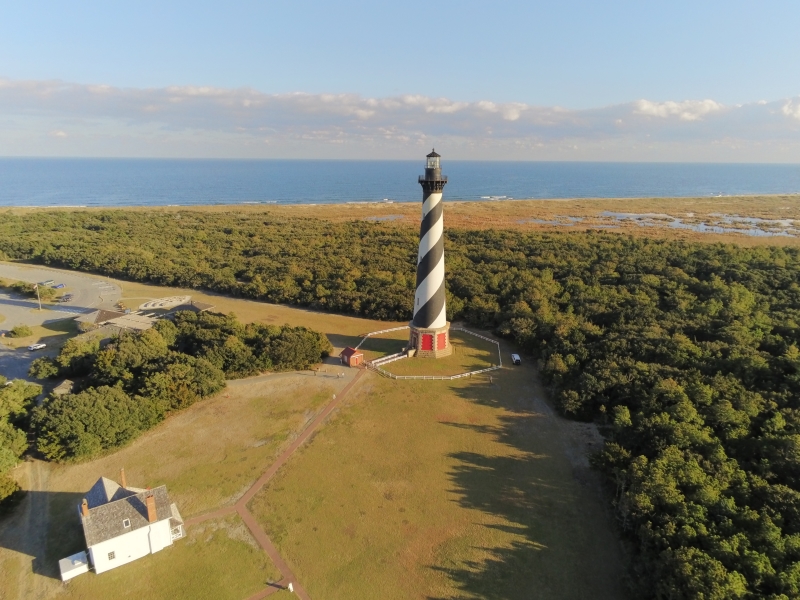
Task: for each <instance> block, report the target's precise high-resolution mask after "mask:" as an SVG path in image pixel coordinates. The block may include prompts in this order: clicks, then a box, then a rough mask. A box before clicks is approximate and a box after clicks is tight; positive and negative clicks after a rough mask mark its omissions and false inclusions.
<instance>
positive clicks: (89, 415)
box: [32, 386, 158, 460]
mask: <svg viewBox="0 0 800 600" xmlns="http://www.w3.org/2000/svg"><path fill="white" fill-rule="evenodd" d="M157 420H158V419H157V415H156V411H155V410H154V409H153V406H152V404H151V403H148V402H143V401H141V400H138V399H133V398H131V397H130V396H128V395H127V394H126V393H125V392H124V391H123V390H122V389H121V388H118V387H108V386H102V387H99V388H89V389H87V390H84V391H83V392H80V393H78V394H65V395H63V396H57V397H54V398H53V397H51V398H49V399H47V400H46V401H45V402H44V403H43V404H42V405H41V406H38V407H36V408H35V409H34V411H33V420H32V424H33V426H34V428H35V430H36V432H37V440H38V446H39V450H40V451H41V452H42V454H44V455H45V456H46V457H47V458H49V459H51V460H68V459H77V460H80V459H85V458H91V457H93V456H96V455H98V454H100V453H101V452H103V451H106V450H110V449H113V448H118V447H119V446H122V445H124V444H126V443H128V442H130V441H131V440H132V439H134V438H135V437H136V436H137V435H139V434H140V433H141V432H142V431H145V430H146V429H147V428H148V427H151V426H152V425H153V424H155V423H156V422H157Z"/></svg>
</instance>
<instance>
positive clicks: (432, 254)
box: [412, 189, 447, 329]
mask: <svg viewBox="0 0 800 600" xmlns="http://www.w3.org/2000/svg"><path fill="white" fill-rule="evenodd" d="M443 232H444V219H443V215H442V192H441V191H432V190H431V191H429V190H427V189H426V190H425V191H424V195H423V200H422V224H421V225H420V228H419V253H418V254H417V291H416V294H415V295H414V319H413V321H412V323H413V324H414V325H415V326H417V327H424V328H430V329H434V328H439V327H444V326H445V325H446V324H447V316H446V314H445V295H444V238H443Z"/></svg>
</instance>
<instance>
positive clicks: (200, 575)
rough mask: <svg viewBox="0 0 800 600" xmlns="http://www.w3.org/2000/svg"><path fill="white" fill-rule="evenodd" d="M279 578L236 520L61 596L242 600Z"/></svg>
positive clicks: (80, 581) (207, 526) (214, 524)
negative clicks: (227, 599)
mask: <svg viewBox="0 0 800 600" xmlns="http://www.w3.org/2000/svg"><path fill="white" fill-rule="evenodd" d="M279 579H280V573H279V572H278V570H277V569H276V568H275V567H274V566H273V565H272V563H270V562H269V559H268V558H267V555H266V554H265V553H264V552H263V551H262V550H261V549H260V548H259V547H258V544H256V542H255V540H254V539H253V538H252V536H251V535H250V532H249V531H248V530H247V528H246V527H245V525H244V523H242V522H241V519H239V517H238V516H236V515H234V516H231V517H227V518H226V519H220V520H217V521H211V522H205V523H202V524H200V525H195V526H194V527H191V528H190V529H189V530H188V532H187V537H186V538H184V539H182V540H178V541H176V542H175V543H174V545H173V546H172V547H170V548H165V549H164V550H162V551H161V552H158V553H157V554H153V555H151V556H147V557H145V558H142V559H140V560H138V561H135V562H133V563H130V564H128V565H125V566H123V567H120V568H118V569H114V570H112V571H108V572H106V573H102V574H101V575H95V574H94V573H87V574H85V575H81V576H79V577H77V578H76V579H73V580H72V581H70V582H69V583H68V584H67V585H66V586H64V593H63V594H61V595H60V596H59V597H60V598H64V599H65V600H66V599H75V600H94V599H95V598H131V599H137V600H139V599H141V598H148V599H156V598H163V599H165V600H166V599H170V600H172V599H175V600H178V599H186V600H202V599H208V600H222V599H224V598H230V599H231V600H241V599H243V598H247V597H249V596H251V595H252V594H254V593H255V592H257V591H259V590H261V589H263V588H264V587H265V585H266V584H267V583H268V582H271V581H278V580H279Z"/></svg>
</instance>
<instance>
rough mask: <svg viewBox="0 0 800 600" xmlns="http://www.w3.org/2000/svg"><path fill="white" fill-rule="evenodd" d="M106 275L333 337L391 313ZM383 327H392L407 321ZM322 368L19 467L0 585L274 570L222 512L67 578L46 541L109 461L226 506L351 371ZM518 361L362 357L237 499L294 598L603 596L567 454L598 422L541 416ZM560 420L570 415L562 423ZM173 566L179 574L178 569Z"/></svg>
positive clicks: (605, 577)
mask: <svg viewBox="0 0 800 600" xmlns="http://www.w3.org/2000/svg"><path fill="white" fill-rule="evenodd" d="M120 283H121V285H122V286H123V295H124V296H125V297H126V298H131V299H134V298H141V299H150V298H159V297H164V296H168V295H173V294H179V293H188V294H191V295H192V296H193V297H194V298H195V299H197V300H201V301H204V302H211V303H213V304H215V305H216V309H215V310H219V311H222V312H229V311H232V312H235V313H236V314H237V315H238V316H239V318H241V319H242V320H244V321H261V322H272V323H290V324H296V325H307V326H310V327H314V328H317V329H319V330H321V331H324V332H326V333H328V335H329V337H330V338H331V340H332V341H333V343H334V345H335V346H337V347H340V348H341V347H344V346H345V345H355V344H357V343H358V341H359V340H360V335H361V334H363V333H365V332H368V331H374V330H378V329H384V328H387V327H388V326H391V324H387V323H384V322H374V321H367V320H364V319H357V318H351V317H342V316H334V315H327V314H324V313H315V312H312V311H306V310H301V309H294V308H288V307H283V306H275V305H269V304H264V303H260V302H251V301H245V300H235V299H228V298H223V297H219V296H215V295H210V294H203V293H197V292H195V291H191V290H177V289H169V288H159V287H155V286H147V285H142V284H129V283H127V282H120ZM399 335H400V338H399V339H398V341H400V342H402V338H405V336H406V335H407V332H405V331H403V332H399ZM462 335H464V334H456V335H454V340H456V341H457V339H460V336H462ZM456 336H458V338H456ZM474 342H478V344H477V345H476V348H477V350H476V351H475V354H474V355H471V354H469V353H468V352H466V351H465V352H460V353H459V352H458V351H457V354H456V356H461V357H462V358H464V359H469V360H476V361H477V360H483V361H487V362H493V361H491V360H490V359H488V358H487V357H488V354H486V353H487V352H489V348H494V347H493V346H491V345H489V344H486V346H487V348H485V349H483V350H481V344H483V342H480V340H477V339H475V340H473V339H472V338H470V343H474ZM377 343H380V342H377ZM387 343H389V342H387ZM391 343H395V342H391ZM459 343H460V342H459ZM503 347H504V350H503V352H504V354H503V355H504V356H506V355H507V354H508V352H510V349H509V348H508V347H506V346H505V345H504V346H503ZM482 352H483V356H481V353H482ZM493 356H494V355H493ZM400 362H405V361H400ZM434 362H437V361H434ZM329 363H330V364H331V365H332V364H334V363H336V361H335V359H331V360H329ZM443 364H444V363H443ZM328 370H329V371H331V372H330V373H320V374H317V375H316V376H315V375H314V374H313V373H309V372H306V373H299V374H278V375H268V376H263V377H258V378H252V379H248V380H241V381H237V382H232V383H230V384H229V386H228V388H227V389H226V390H225V391H224V392H223V393H221V394H219V395H217V396H216V397H214V398H210V399H207V400H205V401H202V402H200V403H198V404H196V405H194V406H192V407H190V408H189V409H187V410H185V411H183V412H181V413H179V414H176V415H173V416H172V417H170V418H169V419H167V420H166V421H165V422H164V423H162V424H161V425H159V426H158V427H156V428H155V429H153V430H151V431H150V432H148V433H146V434H145V435H144V436H142V437H141V438H139V439H138V440H137V441H136V442H134V443H133V444H131V445H129V446H127V447H125V448H123V449H121V450H120V451H118V452H116V453H114V454H111V455H109V456H106V457H103V458H99V459H97V460H95V461H92V462H89V463H84V464H79V465H60V466H59V465H50V464H47V463H41V462H38V461H34V462H31V463H28V464H26V465H24V466H23V467H21V468H20V469H19V472H20V477H19V478H20V481H21V482H22V483H23V485H24V487H25V489H27V490H29V493H28V495H27V496H26V498H25V500H24V501H23V503H22V504H21V505H20V506H19V507H18V509H17V510H16V511H15V512H14V513H13V514H12V515H11V516H10V517H9V518H6V519H4V520H3V521H2V522H0V590H2V593H0V597H2V598H3V599H4V600H5V598H6V597H8V598H51V597H56V596H60V595H64V596H65V597H67V598H70V597H75V598H103V597H116V596H121V597H128V596H126V594H130V593H131V590H135V591H137V592H139V591H143V592H145V593H144V594H143V595H145V596H146V597H148V598H153V599H154V600H157V599H160V598H164V599H167V598H176V597H177V598H217V597H219V598H225V597H232V598H233V597H236V598H246V597H247V596H248V595H250V594H252V593H253V592H255V591H257V590H259V589H263V587H264V586H265V585H266V584H267V582H268V581H269V580H270V579H275V578H277V574H276V572H275V571H274V568H273V567H272V566H271V565H270V564H268V563H267V561H266V557H265V555H263V554H262V553H260V552H255V553H254V550H253V548H252V546H251V544H250V542H249V541H247V539H245V538H244V537H241V536H240V537H237V536H238V535H239V534H237V533H236V532H237V531H239V530H240V529H241V528H240V527H239V524H238V521H236V519H234V520H233V521H231V522H223V521H210V522H207V523H204V524H203V525H202V527H200V528H198V529H197V530H196V531H195V528H194V527H192V528H190V539H189V540H183V541H182V542H178V543H177V544H176V545H175V547H173V548H171V549H169V550H167V551H164V552H163V553H160V554H157V555H154V556H152V557H149V558H147V559H145V560H142V561H139V562H137V563H134V564H132V565H128V566H126V567H125V568H122V569H119V571H111V572H109V573H105V574H103V575H101V576H94V575H93V574H89V575H83V576H82V577H80V578H78V579H76V580H74V581H73V582H72V583H70V584H69V585H68V586H66V588H64V587H63V586H62V585H61V584H60V582H59V581H58V580H57V579H55V578H54V577H55V576H56V574H57V571H56V561H57V559H58V558H61V557H63V556H66V555H68V554H70V553H72V552H74V551H76V550H78V549H80V546H81V537H80V535H81V534H80V530H79V528H78V521H77V518H76V515H75V506H76V504H77V503H78V502H79V501H80V498H81V497H82V494H83V493H85V491H86V490H87V489H88V488H89V487H90V486H91V485H92V483H94V481H95V480H96V479H97V478H98V477H99V476H101V475H105V476H107V477H111V478H114V479H116V478H117V476H118V473H119V469H120V468H121V467H124V468H125V470H126V476H127V479H128V481H129V483H130V484H131V485H141V486H156V485H160V484H166V485H167V487H168V490H169V492H170V495H171V496H172V499H173V501H175V502H176V503H177V504H178V506H179V507H180V509H181V512H182V513H183V515H184V517H186V518H189V517H191V516H192V515H195V514H199V513H202V512H205V511H207V510H209V509H213V508H216V507H219V506H222V505H230V504H232V503H233V502H234V501H235V499H236V498H238V497H240V496H241V494H242V493H243V492H244V491H245V489H246V488H247V487H248V486H249V485H250V484H251V483H252V482H253V481H254V480H255V479H256V478H257V476H258V475H259V474H260V473H261V472H263V470H264V469H265V468H266V467H267V466H268V465H269V464H270V463H271V462H272V460H273V457H274V456H275V455H276V454H278V453H279V452H280V449H281V448H283V447H285V446H286V445H287V444H288V443H289V442H290V441H291V440H292V439H293V437H294V436H295V435H296V432H298V431H299V430H300V429H302V428H303V426H304V425H305V424H306V423H307V422H308V421H309V419H310V418H311V417H312V415H313V414H315V412H316V411H317V410H319V408H320V407H321V406H322V405H323V403H324V402H326V400H327V399H329V398H330V397H331V395H332V394H333V393H336V392H337V391H338V390H340V389H341V388H342V387H343V386H344V385H346V384H347V383H348V382H349V381H350V380H351V378H352V377H353V375H354V373H355V370H351V369H342V368H341V367H333V368H331V366H330V365H329V367H328ZM334 371H337V372H338V371H343V372H345V373H346V377H345V378H344V379H340V378H337V377H335V376H333V372H334ZM535 377H536V376H535V372H534V370H533V368H532V367H531V365H529V364H526V365H525V366H523V367H521V368H506V369H503V370H502V371H499V372H495V373H494V374H493V381H492V383H491V384H490V383H489V380H488V378H477V379H474V380H472V381H470V382H464V381H461V382H454V383H453V384H451V383H450V382H447V383H445V382H430V381H428V382H403V381H399V382H398V381H392V380H388V379H382V378H380V377H378V376H376V375H374V374H367V375H366V377H365V378H364V379H362V380H361V381H360V382H359V384H358V386H357V387H356V388H354V390H353V391H352V392H351V395H350V396H349V397H348V399H347V400H346V403H345V405H344V406H342V407H341V408H340V409H339V411H338V412H337V413H335V414H334V416H333V417H332V418H331V420H330V421H329V423H328V424H327V425H326V426H325V427H323V429H322V430H320V431H319V432H318V433H317V434H316V435H315V436H314V437H313V438H312V439H311V441H310V442H308V443H307V445H306V446H304V447H303V448H301V450H300V451H299V453H298V454H297V455H295V456H294V457H292V459H291V460H290V461H289V463H288V464H287V465H286V466H285V467H284V468H283V469H282V470H281V471H280V472H279V474H278V476H277V478H276V479H275V480H273V483H272V484H271V485H270V486H269V487H268V488H266V489H265V490H264V491H262V493H261V494H260V495H258V496H257V497H256V499H255V500H254V501H253V503H252V504H251V508H252V510H253V511H254V514H256V516H257V518H259V520H260V521H261V522H262V524H264V525H265V527H266V529H267V531H268V533H270V535H271V536H273V541H274V542H276V544H277V545H278V547H279V549H280V552H281V555H282V556H283V557H284V558H285V559H286V560H287V561H288V562H289V563H290V565H291V566H292V568H293V569H294V571H295V573H296V574H297V576H298V578H299V580H300V581H301V582H302V583H303V585H304V586H305V587H306V588H307V589H308V590H309V592H310V594H311V596H312V597H313V598H316V599H319V598H347V599H357V598H369V599H372V598H381V599H384V598H385V599H391V598H398V599H399V598H420V599H421V598H425V599H429V600H434V599H436V600H438V599H444V598H448V599H454V598H490V599H498V600H504V599H516V598H520V599H521V598H531V597H536V598H542V599H549V598H583V597H592V598H599V599H603V598H619V597H621V596H622V593H621V589H620V583H619V582H620V580H621V566H620V563H621V561H620V556H619V550H618V543H617V541H616V539H615V537H614V535H613V532H612V528H611V526H610V520H609V517H608V515H607V514H606V512H605V509H604V506H605V504H604V500H603V498H602V495H601V493H600V492H599V487H598V484H597V480H596V478H595V475H594V474H593V473H592V472H591V471H590V470H589V468H588V463H587V461H586V458H585V456H586V451H587V449H588V448H589V446H587V445H586V443H585V442H586V439H592V440H595V441H596V433H595V434H593V433H592V431H593V430H591V426H588V425H578V424H575V423H569V422H566V421H563V420H562V419H560V418H557V417H555V416H553V415H552V413H551V412H550V410H549V408H548V406H547V404H546V403H545V402H544V400H543V396H542V393H541V390H539V388H538V387H537V385H536V383H535ZM576 427H583V428H588V429H586V431H583V430H581V431H583V433H581V434H580V435H578V434H576V431H577V430H576ZM587 432H588V433H587ZM593 435H594V437H593ZM587 436H588V437H587ZM25 473H28V475H26V474H25ZM187 542H188V543H187ZM190 566H191V567H192V568H193V569H194V571H197V572H199V575H197V576H198V581H196V582H187V581H186V579H187V577H189V575H187V572H188V571H187V570H188V569H189V568H190ZM109 576H110V577H109ZM228 593H230V595H229V596H228V595H226V594H228ZM140 595H142V594H139V593H137V596H140ZM272 597H274V598H277V599H279V600H280V598H289V597H291V596H290V595H289V594H288V592H279V593H277V594H275V595H274V596H272Z"/></svg>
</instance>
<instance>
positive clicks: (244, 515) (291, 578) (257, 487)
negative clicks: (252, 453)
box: [186, 369, 366, 600]
mask: <svg viewBox="0 0 800 600" xmlns="http://www.w3.org/2000/svg"><path fill="white" fill-rule="evenodd" d="M364 373H366V370H365V369H360V370H359V372H358V373H357V374H356V376H355V377H354V378H353V380H352V381H351V382H350V383H348V384H347V385H346V386H345V387H344V389H342V391H341V392H339V393H338V394H336V395H335V396H334V399H333V400H331V401H330V402H329V403H328V404H327V406H325V408H323V409H322V411H321V412H320V413H319V414H318V415H317V416H316V417H315V418H314V420H313V421H311V423H309V424H308V426H307V427H306V428H305V429H304V430H303V431H302V433H301V434H300V435H298V436H297V438H296V439H295V440H294V441H293V442H292V443H291V444H289V447H288V448H286V450H284V451H283V452H282V453H281V455H280V456H278V458H277V459H276V460H275V462H274V463H272V465H271V466H270V467H269V468H268V469H267V470H266V471H264V473H263V474H262V475H261V477H259V478H258V481H256V482H255V483H254V484H253V485H252V487H250V489H249V490H247V491H246V492H245V493H244V495H243V496H242V497H241V498H239V500H238V501H237V502H236V504H234V505H233V506H226V507H224V508H220V509H217V510H214V511H211V512H207V513H204V514H202V515H197V516H196V517H192V518H191V519H187V520H186V526H187V527H188V526H191V525H196V524H198V523H202V522H203V521H208V520H209V519H218V518H221V517H226V516H228V515H232V514H238V515H239V516H240V517H241V519H242V521H243V522H244V524H245V525H247V528H248V529H249V530H250V533H251V534H252V535H253V537H254V538H255V540H256V541H257V542H258V544H259V546H261V548H262V549H263V550H264V552H266V553H267V556H269V558H270V560H271V561H272V564H274V565H275V567H277V569H278V570H279V571H280V572H281V577H282V579H281V580H280V581H278V582H277V583H273V584H270V585H269V586H267V587H266V588H265V589H263V590H261V591H260V592H258V593H256V594H255V595H253V596H251V597H250V598H249V599H248V600H257V599H259V598H266V597H267V596H269V595H270V594H274V593H275V592H277V591H278V590H282V589H285V588H286V586H288V585H289V583H290V582H291V583H292V587H293V588H294V592H295V594H297V595H298V597H300V598H302V599H303V600H311V596H309V595H308V592H306V590H305V589H304V588H303V586H302V585H300V583H299V582H298V581H297V577H295V575H294V573H293V572H292V570H291V569H290V568H289V565H287V564H286V561H284V560H283V558H282V557H281V555H280V553H279V552H278V549H277V548H276V547H275V544H273V543H272V540H270V539H269V536H267V534H266V533H265V532H264V530H263V529H262V528H261V526H260V525H259V524H258V522H257V521H256V520H255V518H254V517H253V515H252V514H250V511H249V510H247V504H248V503H249V502H250V500H252V499H253V497H254V496H255V495H256V494H257V493H258V492H260V491H261V489H262V488H263V487H264V486H265V485H267V483H268V482H269V480H270V479H272V478H273V477H274V476H275V473H277V472H278V470H279V469H280V468H281V467H282V466H283V465H284V464H286V462H287V461H288V460H289V458H291V456H292V454H294V453H295V451H296V450H297V449H298V448H299V447H300V446H302V445H303V443H304V442H305V441H306V440H307V439H308V438H309V437H310V436H311V434H312V433H314V431H316V430H317V428H318V427H319V426H320V425H321V424H322V423H323V422H324V421H325V419H326V418H328V416H329V415H330V414H331V413H332V412H333V411H334V409H336V407H337V406H338V405H339V403H341V401H342V399H343V398H344V397H345V396H346V395H347V393H348V392H349V391H350V390H351V389H352V388H353V386H354V385H355V384H356V382H357V381H358V380H359V379H361V376H362V375H364Z"/></svg>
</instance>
